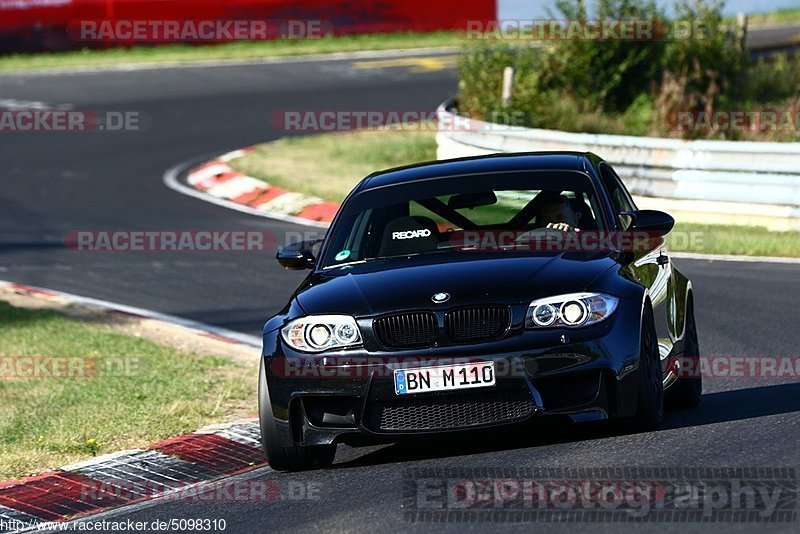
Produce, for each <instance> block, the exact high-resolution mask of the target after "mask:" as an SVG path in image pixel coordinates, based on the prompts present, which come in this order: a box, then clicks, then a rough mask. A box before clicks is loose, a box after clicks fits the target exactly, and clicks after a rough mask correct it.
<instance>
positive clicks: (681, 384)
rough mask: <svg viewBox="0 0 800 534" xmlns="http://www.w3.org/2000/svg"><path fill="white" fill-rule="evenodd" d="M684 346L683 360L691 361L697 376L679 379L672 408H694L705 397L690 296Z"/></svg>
mask: <svg viewBox="0 0 800 534" xmlns="http://www.w3.org/2000/svg"><path fill="white" fill-rule="evenodd" d="M684 335H685V339H684V346H683V359H684V360H691V365H690V366H689V368H690V369H692V370H693V372H692V374H693V375H695V376H682V377H679V378H678V380H677V382H675V385H674V386H672V388H671V391H670V393H669V406H670V408H673V407H674V408H694V407H695V406H697V405H698V404H700V398H701V397H702V395H703V377H702V376H701V374H700V366H699V365H697V364H698V358H699V357H700V343H699V342H698V340H697V323H696V322H695V319H694V298H693V297H692V296H691V294H690V295H689V299H688V302H687V303H686V328H685V334H684Z"/></svg>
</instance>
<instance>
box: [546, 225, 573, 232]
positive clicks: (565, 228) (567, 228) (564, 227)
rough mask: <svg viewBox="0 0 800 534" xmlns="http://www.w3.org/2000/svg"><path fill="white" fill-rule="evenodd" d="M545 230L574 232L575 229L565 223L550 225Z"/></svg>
mask: <svg viewBox="0 0 800 534" xmlns="http://www.w3.org/2000/svg"><path fill="white" fill-rule="evenodd" d="M547 228H549V229H551V230H561V231H562V232H574V231H575V229H574V228H573V227H572V226H570V225H568V224H567V223H550V224H548V225H547Z"/></svg>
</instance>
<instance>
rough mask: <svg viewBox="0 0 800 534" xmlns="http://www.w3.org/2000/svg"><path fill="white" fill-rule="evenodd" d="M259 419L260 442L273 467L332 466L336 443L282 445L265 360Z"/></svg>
mask: <svg viewBox="0 0 800 534" xmlns="http://www.w3.org/2000/svg"><path fill="white" fill-rule="evenodd" d="M258 418H259V422H260V424H261V445H262V446H263V448H264V455H265V456H266V457H267V462H268V463H269V465H270V467H272V468H273V469H275V470H276V471H301V470H305V469H319V468H323V467H329V466H330V465H331V464H332V463H333V459H334V456H336V445H313V446H307V447H301V446H299V445H297V444H295V445H293V446H291V447H284V446H283V445H282V444H281V440H280V436H279V434H278V429H277V426H276V424H275V416H274V415H273V413H272V403H271V402H270V399H269V391H268V389H267V374H266V371H265V370H264V360H263V359H262V360H261V369H260V370H259V373H258Z"/></svg>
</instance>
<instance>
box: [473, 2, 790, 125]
mask: <svg viewBox="0 0 800 534" xmlns="http://www.w3.org/2000/svg"><path fill="white" fill-rule="evenodd" d="M556 5H557V9H558V10H559V14H558V15H556V16H555V17H554V18H558V19H565V20H579V21H581V20H590V19H599V20H658V21H664V27H665V28H667V29H675V28H682V29H684V30H686V29H689V30H690V31H691V35H689V36H688V37H690V38H685V37H686V36H683V35H682V37H683V38H673V39H663V40H648V41H630V40H627V41H626V40H620V39H614V40H612V39H609V40H597V39H595V40H557V41H552V42H549V41H546V42H545V43H533V44H522V45H521V44H513V45H512V44H497V43H491V44H482V45H477V46H472V47H471V48H469V49H468V50H467V51H466V54H465V56H464V58H463V59H462V61H461V63H460V75H461V83H460V87H459V107H460V110H461V111H462V112H463V113H466V114H468V115H470V116H472V117H476V118H482V119H487V120H491V119H492V118H493V117H495V118H496V117H500V118H501V120H497V121H495V122H511V123H514V124H516V125H524V126H529V127H536V128H554V129H561V130H569V131H584V132H591V133H620V134H631V135H659V136H683V137H687V138H692V137H706V138H723V139H724V138H734V139H735V138H770V139H782V140H795V139H798V135H797V133H796V132H785V131H784V132H760V131H757V130H754V131H752V132H723V131H715V130H713V129H710V130H703V131H686V132H678V131H674V130H673V128H672V125H673V124H674V122H671V117H674V116H675V114H676V113H677V112H679V111H692V112H707V113H713V112H714V111H732V110H739V109H746V108H752V107H763V105H765V104H770V105H775V106H777V107H780V106H789V107H795V108H796V107H797V106H798V102H797V100H798V87H800V60H797V59H795V60H790V59H788V58H786V57H785V56H784V57H780V56H779V57H777V58H775V59H771V60H760V61H757V62H753V61H751V60H750V58H749V54H748V52H747V51H746V50H745V49H744V47H743V46H742V42H741V39H740V35H739V34H738V31H737V28H736V27H729V26H727V25H726V23H725V20H724V19H723V17H722V14H721V12H722V4H721V2H719V1H717V0H715V1H712V2H702V1H700V0H681V1H680V2H679V3H678V4H676V6H675V9H674V13H675V15H674V18H673V19H671V20H670V19H668V18H667V17H666V16H665V15H664V13H662V12H661V11H660V10H659V9H658V7H657V6H656V5H655V3H654V2H652V1H649V0H598V2H596V7H595V9H594V11H593V12H592V13H589V12H588V11H587V9H586V7H585V3H584V2H583V1H582V0H559V1H558V2H557V4H556ZM687 22H690V23H691V24H688V25H687V24H686V23H687ZM508 66H511V67H514V70H515V77H514V80H515V83H514V93H513V97H512V101H511V102H510V104H509V105H508V106H507V107H506V106H503V103H502V102H501V93H502V79H503V70H504V69H505V68H506V67H508Z"/></svg>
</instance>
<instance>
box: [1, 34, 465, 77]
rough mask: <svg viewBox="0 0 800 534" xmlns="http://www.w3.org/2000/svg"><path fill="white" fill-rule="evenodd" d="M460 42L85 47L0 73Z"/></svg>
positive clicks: (404, 37) (401, 38)
mask: <svg viewBox="0 0 800 534" xmlns="http://www.w3.org/2000/svg"><path fill="white" fill-rule="evenodd" d="M461 43H463V39H462V38H461V37H460V36H459V35H458V34H456V33H454V32H446V31H439V32H432V33H413V32H408V33H386V34H371V35H350V36H340V37H325V38H322V39H308V40H299V39H282V40H275V41H258V42H234V43H224V44H217V45H194V46H193V45H183V44H178V45H165V46H137V47H132V48H111V49H105V50H92V49H83V50H77V51H69V52H51V53H37V54H10V55H5V56H2V55H0V72H12V71H28V70H47V69H68V68H81V67H83V68H86V67H107V66H118V65H135V64H137V63H190V62H198V61H216V60H258V59H264V58H270V57H278V56H297V55H304V54H326V53H333V52H354V51H361V50H389V49H408V48H422V47H443V46H458V45H460V44H461Z"/></svg>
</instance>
